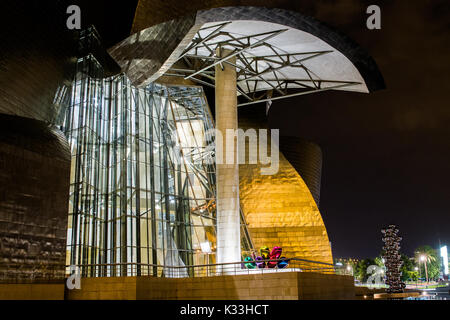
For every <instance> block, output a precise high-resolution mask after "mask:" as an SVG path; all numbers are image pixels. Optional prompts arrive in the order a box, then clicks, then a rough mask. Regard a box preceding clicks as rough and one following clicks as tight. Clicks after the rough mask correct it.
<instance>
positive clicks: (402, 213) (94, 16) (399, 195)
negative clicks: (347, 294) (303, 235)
mask: <svg viewBox="0 0 450 320" xmlns="http://www.w3.org/2000/svg"><path fill="white" fill-rule="evenodd" d="M73 2H74V3H76V2H77V1H73ZM78 2H80V1H78ZM81 2H82V1H81ZM88 2H89V3H90V4H89V10H84V11H83V4H82V6H81V8H82V12H83V19H84V20H83V24H86V23H94V24H95V25H96V27H97V29H98V31H99V32H100V34H101V36H102V38H103V39H104V43H105V45H106V46H111V45H113V44H115V43H116V42H118V41H120V40H122V39H123V38H125V37H126V36H127V35H128V34H129V30H130V28H131V23H132V19H133V13H134V7H135V4H136V3H137V1H126V4H119V3H118V2H117V4H116V2H114V6H113V5H112V3H111V2H108V1H98V2H97V1H96V4H95V5H94V4H92V2H93V1H88ZM124 2H125V1H124ZM370 4H378V5H379V6H380V7H381V15H382V22H381V26H382V29H381V30H368V29H367V28H366V26H365V23H366V18H367V17H368V15H367V14H366V13H365V9H366V7H367V6H368V5H370ZM180 5H182V4H181V3H180ZM289 6H290V7H292V9H297V10H298V8H297V2H295V1H292V2H290V3H289V5H288V7H289ZM285 7H286V6H285ZM84 8H86V6H85V7H84ZM311 13H312V14H313V15H314V17H315V18H317V19H318V20H321V21H323V22H326V23H327V24H328V25H330V26H332V27H335V28H336V29H338V30H340V31H342V32H344V33H345V34H347V35H348V36H350V37H351V38H352V39H353V40H355V41H356V42H357V43H359V44H360V45H361V46H362V47H363V48H365V49H366V50H367V51H368V52H369V53H370V55H371V56H372V57H373V58H374V60H375V61H376V63H377V64H378V67H379V69H380V71H381V73H382V74H383V76H384V79H385V82H386V86H387V89H385V90H382V91H378V92H375V93H371V94H359V93H346V92H325V93H319V94H313V95H308V96H302V97H298V98H293V99H290V100H284V101H283V100H281V101H275V102H274V103H273V105H272V108H271V112H270V114H269V120H270V126H271V127H272V128H280V129H281V133H282V134H285V135H294V136H299V137H304V138H306V139H309V140H311V141H313V142H316V143H318V144H319V145H320V146H321V147H322V151H323V160H324V167H323V172H322V191H321V203H320V209H321V212H322V216H323V218H324V221H325V225H326V227H327V230H328V235H329V238H330V241H331V242H332V247H333V254H334V256H335V257H356V258H365V257H374V256H376V255H378V254H379V252H380V250H381V247H382V242H381V232H380V230H381V229H382V228H383V227H385V226H387V225H388V224H390V223H395V224H397V225H398V226H399V228H400V233H401V235H402V236H403V241H402V247H403V249H402V250H403V252H404V253H406V254H409V255H411V254H412V253H413V250H414V249H415V248H416V247H417V246H419V245H424V244H428V245H431V246H435V247H437V246H438V244H439V240H440V241H441V243H443V244H445V243H446V244H448V245H450V212H449V205H448V200H449V199H450V166H449V163H450V103H449V99H450V80H449V77H450V76H449V74H450V62H449V58H450V5H449V1H448V0H436V1H393V0H390V1H362V0H346V1H325V0H321V1H317V5H316V7H315V9H314V10H313V12H308V14H311ZM248 108H251V106H248Z"/></svg>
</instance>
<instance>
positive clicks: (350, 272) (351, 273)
mask: <svg viewBox="0 0 450 320" xmlns="http://www.w3.org/2000/svg"><path fill="white" fill-rule="evenodd" d="M347 272H348V273H349V274H350V275H353V268H352V267H351V266H350V265H349V264H348V265H347Z"/></svg>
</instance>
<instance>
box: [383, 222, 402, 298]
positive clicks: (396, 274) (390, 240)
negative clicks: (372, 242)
mask: <svg viewBox="0 0 450 320" xmlns="http://www.w3.org/2000/svg"><path fill="white" fill-rule="evenodd" d="M381 232H382V233H383V242H384V246H383V250H384V256H383V258H384V260H385V265H386V284H387V285H388V286H389V288H388V289H387V292H388V293H401V292H403V289H404V288H405V284H404V283H403V282H402V281H401V279H400V277H401V271H400V268H401V267H402V264H403V261H402V260H401V255H400V252H399V251H400V241H401V240H402V238H401V237H400V236H398V228H397V227H396V226H395V225H389V227H387V228H386V229H384V230H381Z"/></svg>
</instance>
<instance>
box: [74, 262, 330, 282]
mask: <svg viewBox="0 0 450 320" xmlns="http://www.w3.org/2000/svg"><path fill="white" fill-rule="evenodd" d="M256 263H258V264H259V265H265V267H264V268H261V267H258V266H257V265H256ZM269 266H270V267H269ZM282 266H284V267H282ZM336 268H337V267H336V266H335V265H333V264H329V263H324V262H319V261H312V260H306V259H301V258H290V259H277V260H270V259H269V260H259V261H239V262H230V263H215V264H203V265H191V266H168V265H157V264H144V263H112V264H83V265H79V266H73V265H72V266H66V274H67V275H69V274H72V273H74V272H75V270H76V272H77V273H79V274H80V275H81V276H82V277H121V276H122V277H123V276H156V277H166V278H186V277H212V276H222V275H243V274H264V273H274V272H317V273H326V274H335V273H336Z"/></svg>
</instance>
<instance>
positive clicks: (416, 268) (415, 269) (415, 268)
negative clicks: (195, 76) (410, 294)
mask: <svg viewBox="0 0 450 320" xmlns="http://www.w3.org/2000/svg"><path fill="white" fill-rule="evenodd" d="M419 265H420V263H419ZM419 269H420V268H418V267H414V271H416V272H417V271H418V270H419ZM419 272H420V271H419ZM418 280H419V279H418V278H416V289H417V288H418V286H419V284H418Z"/></svg>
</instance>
